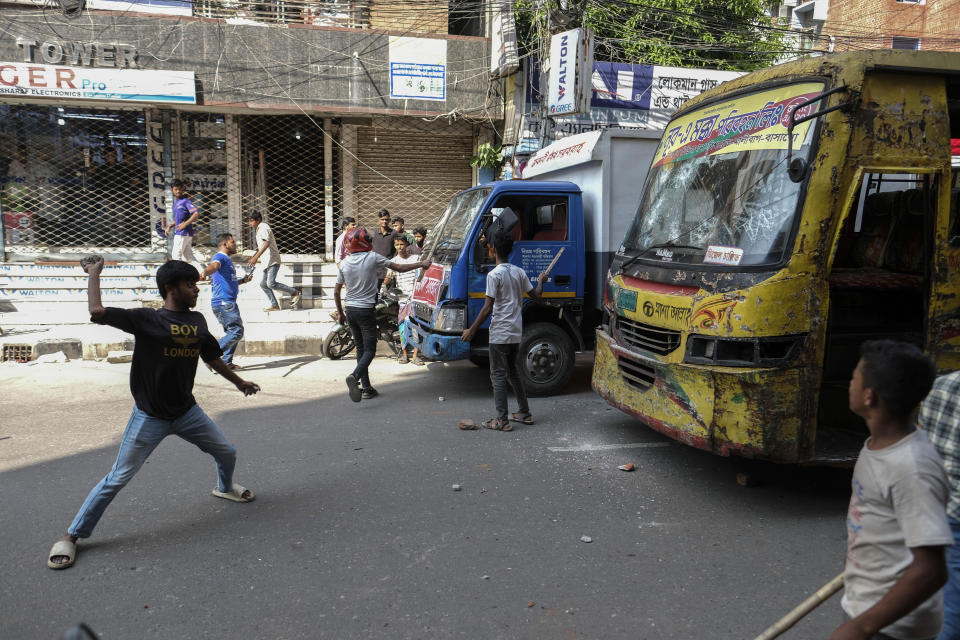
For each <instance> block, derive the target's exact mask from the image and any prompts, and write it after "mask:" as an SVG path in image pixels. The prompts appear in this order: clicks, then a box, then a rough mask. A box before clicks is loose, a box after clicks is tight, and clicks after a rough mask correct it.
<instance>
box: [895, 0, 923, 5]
mask: <svg viewBox="0 0 960 640" xmlns="http://www.w3.org/2000/svg"><path fill="white" fill-rule="evenodd" d="M897 2H899V3H901V4H926V1H925V0H897Z"/></svg>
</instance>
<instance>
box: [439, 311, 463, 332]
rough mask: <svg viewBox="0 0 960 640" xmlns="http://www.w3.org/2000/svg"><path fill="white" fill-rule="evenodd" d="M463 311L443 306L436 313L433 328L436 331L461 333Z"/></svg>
mask: <svg viewBox="0 0 960 640" xmlns="http://www.w3.org/2000/svg"><path fill="white" fill-rule="evenodd" d="M464 311H465V309H464V308H463V307H460V306H454V305H449V304H448V305H444V306H442V307H440V310H439V311H437V321H436V322H435V323H434V326H435V327H436V328H437V330H438V331H445V332H449V333H457V332H461V331H463V318H464Z"/></svg>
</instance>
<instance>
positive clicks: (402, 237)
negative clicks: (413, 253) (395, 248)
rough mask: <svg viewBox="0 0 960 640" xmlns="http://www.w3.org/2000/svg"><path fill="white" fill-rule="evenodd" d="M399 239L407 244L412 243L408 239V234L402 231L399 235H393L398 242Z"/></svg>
mask: <svg viewBox="0 0 960 640" xmlns="http://www.w3.org/2000/svg"><path fill="white" fill-rule="evenodd" d="M397 240H401V241H403V244H405V245H408V246H409V245H410V241H409V240H408V239H407V236H405V235H404V234H402V233H398V234H397V235H395V236H393V241H394V242H396V241H397Z"/></svg>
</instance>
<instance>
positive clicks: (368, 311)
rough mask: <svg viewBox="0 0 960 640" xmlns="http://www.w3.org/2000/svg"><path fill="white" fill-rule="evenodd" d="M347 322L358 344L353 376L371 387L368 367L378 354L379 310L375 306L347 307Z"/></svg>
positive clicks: (345, 311) (364, 385)
mask: <svg viewBox="0 0 960 640" xmlns="http://www.w3.org/2000/svg"><path fill="white" fill-rule="evenodd" d="M343 311H344V313H345V314H346V315H347V324H349V325H350V333H352V334H353V342H354V343H355V344H356V345H357V366H356V368H355V369H354V370H353V377H355V378H356V379H357V380H359V381H360V386H361V387H363V388H364V389H369V388H370V375H369V373H368V371H367V370H368V369H369V368H370V363H371V362H373V357H374V356H375V355H377V312H376V310H375V309H374V308H373V307H369V308H367V307H346V308H345V309H344V310H343Z"/></svg>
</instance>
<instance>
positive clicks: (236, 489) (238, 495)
mask: <svg viewBox="0 0 960 640" xmlns="http://www.w3.org/2000/svg"><path fill="white" fill-rule="evenodd" d="M244 492H246V493H247V494H248V495H247V497H246V498H244V497H243V494H244ZM213 495H215V496H217V497H218V498H224V499H226V500H233V501H234V502H253V499H254V498H255V497H256V496H254V495H253V491H250V490H249V489H247V488H246V487H241V486H240V485H238V484H237V483H234V484H233V487H232V488H231V489H230V491H220V489H218V488H217V487H214V488H213Z"/></svg>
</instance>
